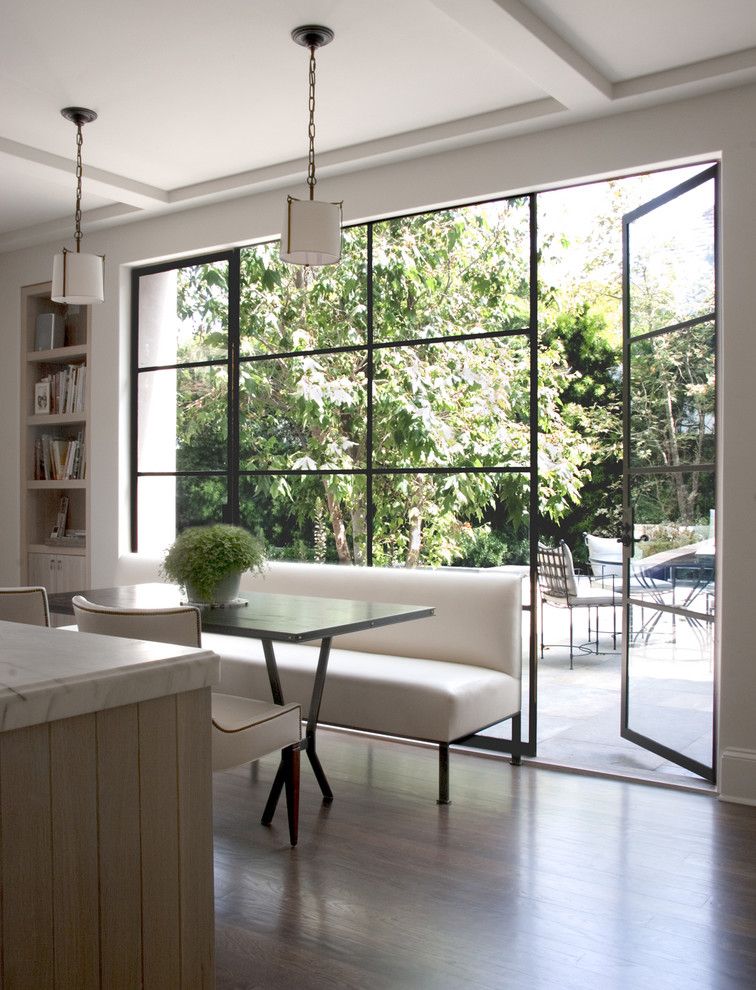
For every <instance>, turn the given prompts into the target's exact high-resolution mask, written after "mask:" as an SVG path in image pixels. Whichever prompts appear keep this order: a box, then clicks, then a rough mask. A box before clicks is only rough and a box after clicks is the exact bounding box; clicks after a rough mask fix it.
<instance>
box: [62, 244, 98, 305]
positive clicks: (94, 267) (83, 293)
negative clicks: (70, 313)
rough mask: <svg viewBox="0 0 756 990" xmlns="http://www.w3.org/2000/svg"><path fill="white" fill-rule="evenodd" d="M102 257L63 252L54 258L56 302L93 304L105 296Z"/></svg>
mask: <svg viewBox="0 0 756 990" xmlns="http://www.w3.org/2000/svg"><path fill="white" fill-rule="evenodd" d="M103 267H104V264H103V259H102V257H101V256H100V255H99V254H77V253H76V252H75V251H61V252H60V254H56V255H55V258H54V259H53V279H52V292H51V294H50V298H51V299H52V301H53V302H56V303H68V304H69V305H71V306H90V305H91V304H92V303H100V302H102V301H103V299H104V298H105V291H104V287H103Z"/></svg>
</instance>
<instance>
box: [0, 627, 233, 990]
mask: <svg viewBox="0 0 756 990" xmlns="http://www.w3.org/2000/svg"><path fill="white" fill-rule="evenodd" d="M218 666H219V663H218V658H217V656H216V655H215V654H214V653H212V652H210V651H208V650H197V649H189V648H186V647H180V646H173V645H168V644H164V643H146V642H141V641H138V640H129V639H116V638H113V637H106V636H94V635H88V634H84V633H77V632H71V631H66V630H56V629H45V628H39V627H36V626H28V625H22V624H20V623H13V622H0V889H1V890H2V902H1V905H0V942H1V946H0V948H1V952H0V962H1V964H2V973H1V974H0V984H1V985H3V986H5V987H7V988H25V987H30V988H31V987H33V988H35V990H40V988H44V987H53V986H56V987H76V988H77V990H84V988H88V987H102V988H108V990H115V988H118V987H140V986H144V987H159V988H161V990H167V988H171V987H192V988H194V987H197V988H204V987H212V986H213V985H214V975H213V876H212V789H211V783H212V781H211V777H212V770H211V767H212V761H211V735H210V732H211V722H210V688H211V686H212V685H214V684H216V683H217V682H218Z"/></svg>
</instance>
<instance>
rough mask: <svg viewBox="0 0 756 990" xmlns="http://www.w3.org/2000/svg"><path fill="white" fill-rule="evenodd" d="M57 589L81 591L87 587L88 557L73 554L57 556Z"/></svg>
mask: <svg viewBox="0 0 756 990" xmlns="http://www.w3.org/2000/svg"><path fill="white" fill-rule="evenodd" d="M56 560H57V562H58V563H57V566H56V571H55V574H56V580H55V590H56V591H81V590H82V589H83V588H86V586H87V583H86V558H85V557H78V556H75V555H73V554H71V555H66V556H65V557H64V556H60V557H57V558H56Z"/></svg>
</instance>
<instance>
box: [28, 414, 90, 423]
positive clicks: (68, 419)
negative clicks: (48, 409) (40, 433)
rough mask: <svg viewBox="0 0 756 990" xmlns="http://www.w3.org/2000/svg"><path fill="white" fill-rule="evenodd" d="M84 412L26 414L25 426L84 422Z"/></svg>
mask: <svg viewBox="0 0 756 990" xmlns="http://www.w3.org/2000/svg"><path fill="white" fill-rule="evenodd" d="M86 421H87V414H86V413H85V412H74V413H43V414H42V415H39V416H27V417H26V425H27V426H66V425H68V424H73V423H82V424H83V423H86Z"/></svg>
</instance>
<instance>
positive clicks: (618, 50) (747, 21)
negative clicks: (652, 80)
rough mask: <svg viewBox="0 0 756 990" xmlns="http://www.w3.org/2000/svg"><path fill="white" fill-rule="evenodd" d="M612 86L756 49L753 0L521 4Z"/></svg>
mask: <svg viewBox="0 0 756 990" xmlns="http://www.w3.org/2000/svg"><path fill="white" fill-rule="evenodd" d="M523 2H524V4H525V6H526V7H529V8H530V9H531V10H532V11H533V12H534V13H535V14H537V15H538V16H539V17H540V18H541V19H542V20H543V21H545V22H546V23H547V24H548V25H549V27H551V28H552V29H553V30H554V31H556V32H557V34H559V35H561V36H562V37H563V38H564V39H565V41H567V42H568V43H569V44H570V45H572V47H573V48H575V49H576V51H578V52H579V53H580V54H581V55H582V56H583V57H584V58H586V59H587V60H588V61H589V62H591V63H593V65H594V66H595V67H596V68H597V69H598V70H599V71H600V72H602V73H603V74H604V75H605V76H607V78H609V79H610V80H611V81H612V82H619V81H620V80H624V79H632V78H634V77H635V76H643V75H648V74H649V73H651V72H660V71H662V70H664V69H672V68H677V67H678V66H681V65H689V64H691V63H693V62H700V61H703V60H704V59H708V58H716V57H717V56H719V55H727V54H730V53H731V52H737V51H742V50H744V49H747V48H753V47H756V0H632V3H623V2H619V0H615V2H609V0H523Z"/></svg>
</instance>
